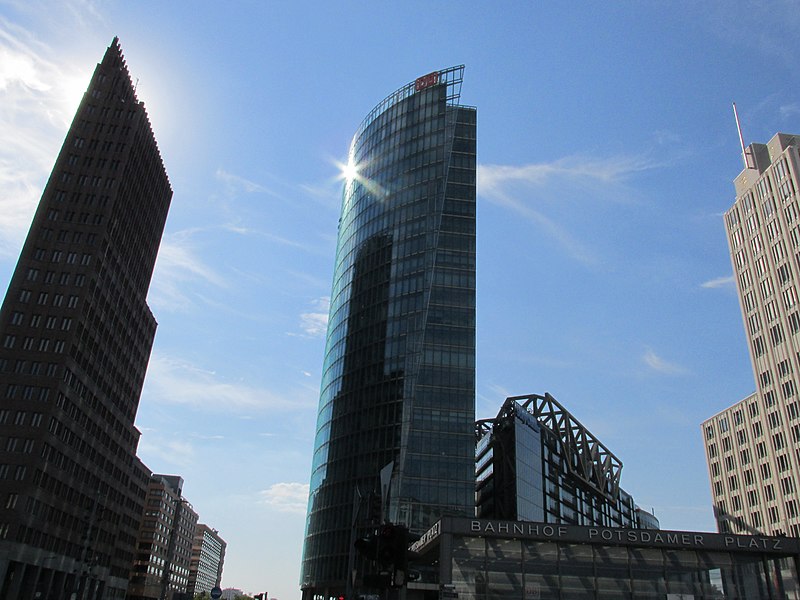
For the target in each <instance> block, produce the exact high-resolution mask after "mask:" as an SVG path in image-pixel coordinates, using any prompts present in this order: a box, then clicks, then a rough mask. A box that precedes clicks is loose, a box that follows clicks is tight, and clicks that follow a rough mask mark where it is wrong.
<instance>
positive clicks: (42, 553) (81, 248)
mask: <svg viewBox="0 0 800 600" xmlns="http://www.w3.org/2000/svg"><path fill="white" fill-rule="evenodd" d="M171 198H172V190H171V188H170V184H169V180H168V178H167V174H166V172H165V170H164V165H163V163H162V160H161V155H160V154H159V151H158V146H157V145H156V140H155V138H154V136H153V131H152V129H151V127H150V123H149V121H148V117H147V112H146V111H145V107H144V104H143V103H142V102H140V101H139V100H138V99H137V97H136V93H135V90H134V86H133V84H132V82H131V78H130V75H129V73H128V68H127V66H126V63H125V60H124V58H123V55H122V50H121V49H120V46H119V42H118V40H117V39H116V38H115V39H114V40H113V42H112V43H111V45H110V46H109V48H108V50H107V51H106V53H105V56H104V57H103V60H102V62H101V63H100V64H98V65H97V68H96V69H95V71H94V74H93V75H92V78H91V81H90V83H89V88H88V89H87V91H86V93H85V94H84V96H83V99H82V100H81V103H80V106H79V107H78V112H77V114H76V116H75V119H74V120H73V122H72V125H71V126H70V128H69V131H68V133H67V136H66V139H65V140H64V144H63V146H62V148H61V152H60V153H59V155H58V158H57V159H56V163H55V167H54V168H53V172H52V174H51V175H50V178H49V180H48V182H47V184H46V186H45V188H44V192H43V194H42V198H41V201H40V202H39V206H38V208H37V210H36V214H35V215H34V218H33V223H32V225H31V228H30V231H29V233H28V237H27V239H26V240H25V244H24V246H23V248H22V253H21V255H20V258H19V262H18V263H17V267H16V269H15V271H14V274H13V276H12V278H11V282H10V284H9V286H8V291H7V293H6V296H5V300H4V301H3V305H2V308H1V309H0V597H2V598H33V597H38V596H41V597H43V598H48V597H59V598H66V597H70V595H71V594H73V593H75V594H76V595H77V597H79V598H82V599H84V600H85V599H93V598H96V597H98V598H99V597H100V596H102V597H103V598H105V599H121V598H124V596H125V592H126V589H127V585H128V574H129V572H130V568H131V564H132V562H133V556H134V549H135V543H136V534H137V531H138V528H139V521H140V518H141V515H142V510H143V507H144V496H145V492H146V486H147V478H148V477H149V472H148V471H147V470H146V469H145V467H144V466H143V465H142V464H141V462H140V461H139V460H138V459H137V458H136V447H137V444H138V440H139V435H140V433H139V431H138V430H137V429H136V427H135V426H134V418H135V417H136V411H137V407H138V404H139V396H140V393H141V389H142V382H143V380H144V376H145V370H146V368H147V362H148V358H149V356H150V349H151V346H152V343H153V337H154V335H155V330H156V321H155V318H154V317H153V315H152V313H151V312H150V309H149V308H148V306H147V303H146V295H147V290H148V287H149V285H150V278H151V276H152V273H153V266H154V263H155V260H156V253H157V252H158V247H159V244H160V241H161V234H162V231H163V229H164V223H165V220H166V218H167V211H168V209H169V205H170V200H171Z"/></svg>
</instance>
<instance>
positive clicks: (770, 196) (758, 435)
mask: <svg viewBox="0 0 800 600" xmlns="http://www.w3.org/2000/svg"><path fill="white" fill-rule="evenodd" d="M799 149H800V136H798V135H788V134H785V133H778V134H776V135H775V136H774V137H773V138H772V139H771V140H770V141H769V142H768V143H767V144H750V145H749V146H748V147H747V148H746V149H744V158H745V168H744V170H743V171H742V172H741V173H740V174H739V176H738V177H736V179H735V180H734V185H735V187H736V201H735V203H734V205H733V206H732V207H731V208H730V209H729V210H728V211H727V212H726V213H725V228H726V231H727V234H728V245H729V248H730V252H731V260H732V262H733V272H734V275H735V277H736V284H737V289H738V292H739V301H740V305H741V309H742V318H743V320H744V324H745V327H746V335H747V340H748V346H749V349H750V358H751V361H752V365H753V374H754V376H755V381H756V391H755V392H754V393H753V394H751V395H750V396H748V397H747V398H745V399H744V400H741V401H739V402H738V403H736V404H734V405H733V406H731V407H730V408H727V409H725V410H724V411H722V412H720V413H719V414H717V415H715V416H713V417H711V418H710V419H708V420H707V421H706V422H704V423H703V425H702V430H703V439H704V441H705V447H706V458H707V460H708V469H709V475H710V478H711V492H712V495H713V498H714V513H715V516H716V519H717V526H718V528H719V530H720V532H724V533H728V532H731V533H752V534H755V533H765V534H768V535H779V534H785V535H790V536H792V537H798V536H800V193H799V191H800V154H798V150H799Z"/></svg>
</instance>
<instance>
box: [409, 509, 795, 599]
mask: <svg viewBox="0 0 800 600" xmlns="http://www.w3.org/2000/svg"><path fill="white" fill-rule="evenodd" d="M530 525H533V526H534V527H535V529H532V530H528V529H527V528H526V527H527V526H530ZM503 528H505V529H503ZM417 549H418V550H419V551H420V553H421V555H422V559H421V560H424V561H425V562H427V563H429V564H432V565H438V566H439V574H438V577H439V579H438V580H436V581H430V582H428V586H427V587H428V588H430V587H431V585H430V584H439V585H440V586H441V587H442V589H444V590H447V591H448V592H449V593H450V595H452V594H454V593H455V594H457V597H458V599H459V600H495V599H497V600H500V599H502V600H510V599H519V600H529V599H542V600H545V599H552V600H556V599H569V600H573V599H584V598H585V599H597V600H601V599H602V600H605V599H608V600H611V599H614V600H616V599H636V600H639V599H660V600H685V599H692V600H702V599H715V600H720V599H723V598H725V599H738V600H762V599H763V600H767V599H777V598H780V599H782V600H797V599H798V598H800V590H799V589H798V580H797V575H798V559H799V558H800V555H798V551H799V550H800V545H799V544H798V540H797V539H796V538H765V537H758V536H731V535H728V536H725V535H719V534H714V533H703V532H667V531H663V532H655V531H651V532H647V531H644V530H639V531H638V532H637V531H636V530H625V529H616V528H602V527H601V528H592V527H577V526H562V527H558V526H555V527H553V526H549V528H548V527H545V526H543V524H535V525H534V524H530V523H522V522H517V523H514V522H508V521H487V520H472V521H470V520H467V519H443V520H442V522H440V523H437V525H436V526H434V528H433V529H432V530H431V534H430V535H426V536H425V539H424V540H423V542H422V543H421V544H420V545H418V546H417ZM424 587H425V586H422V585H420V586H418V587H417V588H416V589H415V586H414V584H409V590H408V593H407V596H406V597H407V598H408V599H409V600H417V599H422V598H425V597H426V596H425V593H424V591H423V588H424Z"/></svg>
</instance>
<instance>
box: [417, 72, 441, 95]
mask: <svg viewBox="0 0 800 600" xmlns="http://www.w3.org/2000/svg"><path fill="white" fill-rule="evenodd" d="M437 83H439V71H434V72H433V73H428V74H427V75H423V76H422V77H417V80H416V81H415V82H414V91H417V92H419V91H420V90H424V89H425V88H426V87H430V86H432V85H436V84H437Z"/></svg>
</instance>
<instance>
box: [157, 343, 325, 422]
mask: <svg viewBox="0 0 800 600" xmlns="http://www.w3.org/2000/svg"><path fill="white" fill-rule="evenodd" d="M298 389H301V388H298ZM304 393H305V392H297V393H293V394H290V395H283V394H276V393H274V392H272V391H271V390H267V389H263V388H259V387H256V386H252V385H247V384H243V383H240V382H231V381H226V380H225V379H223V378H222V377H220V376H218V375H217V374H216V373H214V372H213V371H207V370H204V369H202V368H200V367H197V366H196V365H193V364H191V363H190V362H188V361H185V360H181V359H178V358H173V357H168V356H164V355H161V354H154V355H153V357H152V358H151V359H150V366H149V368H148V370H147V380H146V382H145V395H146V397H147V398H148V399H149V400H150V401H151V402H156V403H159V404H162V403H163V404H183V405H187V406H193V407H195V408H198V409H203V410H210V411H216V412H224V411H253V410H269V409H280V410H284V409H285V410H288V409H290V408H297V407H298V406H300V405H304V404H308V405H309V406H311V405H312V400H313V399H312V398H311V396H310V395H309V397H308V398H305V397H299V396H302V395H303V394H304ZM306 400H307V401H306Z"/></svg>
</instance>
